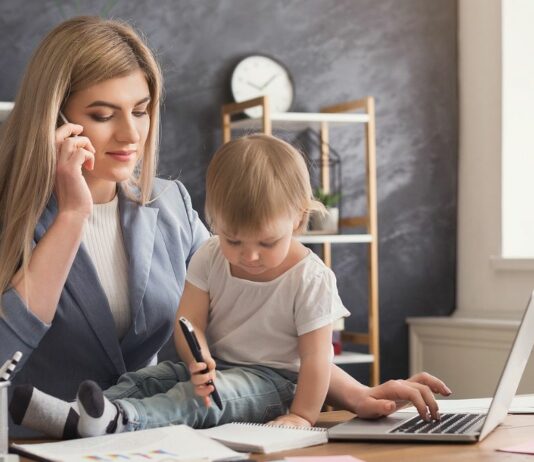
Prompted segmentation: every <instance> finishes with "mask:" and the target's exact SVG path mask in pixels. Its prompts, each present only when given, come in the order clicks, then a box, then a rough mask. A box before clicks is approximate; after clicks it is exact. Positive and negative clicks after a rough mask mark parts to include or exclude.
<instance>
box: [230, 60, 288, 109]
mask: <svg viewBox="0 0 534 462" xmlns="http://www.w3.org/2000/svg"><path fill="white" fill-rule="evenodd" d="M231 86H232V95H233V97H234V100H235V101H236V102H238V103H240V102H241V101H245V100H247V99H252V98H257V97H258V96H263V95H267V96H269V102H270V105H271V111H272V112H286V111H288V110H289V108H290V107H291V104H292V103H293V96H294V93H295V91H294V86H293V79H292V78H291V75H290V74H289V71H288V70H287V68H286V67H285V66H284V65H283V64H282V63H280V62H279V61H277V60H275V59H273V58H270V57H268V56H264V55H251V56H247V57H246V58H244V59H243V60H241V61H240V62H239V63H238V64H237V66H236V67H235V68H234V71H233V73H232V82H231ZM244 112H245V114H247V115H248V116H249V117H260V116H261V113H262V111H261V108H259V107H257V108H251V109H247V110H245V111H244Z"/></svg>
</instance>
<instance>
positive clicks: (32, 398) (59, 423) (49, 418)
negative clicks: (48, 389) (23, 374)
mask: <svg viewBox="0 0 534 462" xmlns="http://www.w3.org/2000/svg"><path fill="white" fill-rule="evenodd" d="M9 413H10V414H11V418H12V419H13V422H15V423H16V424H17V425H22V426H24V427H27V428H31V429H32V430H37V431H39V432H41V433H44V434H46V435H49V436H53V437H55V438H61V439H71V438H78V431H77V426H78V419H79V417H80V416H79V414H78V405H77V404H76V402H73V403H69V402H67V401H63V400H61V399H59V398H55V397H54V396H50V395H47V394H46V393H43V392H42V391H40V390H38V389H37V388H35V387H34V386H32V385H29V384H27V385H18V386H16V387H14V389H13V396H12V398H11V402H10V404H9Z"/></svg>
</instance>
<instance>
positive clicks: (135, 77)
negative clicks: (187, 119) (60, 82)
mask: <svg viewBox="0 0 534 462" xmlns="http://www.w3.org/2000/svg"><path fill="white" fill-rule="evenodd" d="M149 102H150V92H149V89H148V84H147V81H146V78H145V75H144V74H143V72H142V71H141V70H139V71H135V72H133V73H132V74H129V75H127V76H125V77H117V78H114V79H109V80H105V81H104V82H101V83H98V84H96V85H93V86H91V87H89V88H86V89H84V90H80V91H77V92H75V93H73V94H72V95H71V97H70V98H69V100H68V101H67V104H66V105H65V108H64V114H65V116H66V118H67V120H68V121H69V122H72V123H75V124H79V125H81V126H83V132H82V136H86V137H88V138H89V139H90V140H91V143H92V144H93V146H94V148H95V150H96V154H95V166H94V169H93V170H85V169H84V170H83V175H84V177H85V179H86V181H87V184H88V185H89V188H90V189H91V191H92V193H93V197H94V196H95V193H97V194H96V195H97V196H100V197H102V196H103V197H107V196H108V193H109V197H107V200H111V199H112V198H113V196H114V195H115V190H116V183H117V182H120V181H123V180H126V179H128V178H129V177H130V176H131V174H132V172H133V170H134V168H135V164H136V162H137V160H138V159H139V158H140V157H141V156H142V155H143V152H144V148H145V143H146V139H147V136H148V131H149V127H150V116H149V114H148V112H147V111H148V105H149Z"/></svg>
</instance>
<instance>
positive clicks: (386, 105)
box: [0, 0, 458, 380]
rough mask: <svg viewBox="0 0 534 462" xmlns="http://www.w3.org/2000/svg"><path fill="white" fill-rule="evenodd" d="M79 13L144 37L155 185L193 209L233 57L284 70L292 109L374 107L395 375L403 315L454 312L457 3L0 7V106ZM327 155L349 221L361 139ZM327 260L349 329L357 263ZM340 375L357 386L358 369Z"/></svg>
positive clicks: (340, 139)
mask: <svg viewBox="0 0 534 462" xmlns="http://www.w3.org/2000/svg"><path fill="white" fill-rule="evenodd" d="M107 8H111V11H110V13H109V14H108V13H106V12H105V10H106V9H107ZM78 14H107V16H110V17H114V18H121V19H126V20H129V21H131V22H132V23H133V24H134V25H135V26H136V27H137V28H138V29H140V30H141V31H142V32H144V34H145V35H146V37H147V39H148V41H149V43H150V45H151V47H152V48H153V49H154V50H155V52H156V54H157V56H158V58H159V60H160V61H161V64H162V67H163V71H164V75H165V80H166V100H165V104H164V111H163V133H162V149H161V160H160V174H161V175H163V176H167V177H168V176H171V177H179V178H180V179H181V180H182V181H183V182H184V183H185V184H186V186H187V187H188V188H189V190H190V192H191V195H192V197H193V202H194V205H195V206H196V208H197V209H198V210H201V209H202V206H203V200H204V193H203V182H204V172H205V169H206V165H207V162H208V160H209V158H210V156H211V154H212V153H213V151H214V149H215V148H216V147H217V146H218V145H219V143H220V141H221V134H220V129H219V127H220V122H219V109H220V105H221V104H222V103H225V102H229V101H231V95H230V92H229V76H230V73H231V70H232V68H233V66H234V65H235V64H236V63H237V61H238V60H239V59H240V58H242V57H244V56H245V55H247V54H248V53H255V52H261V53H265V54H269V55H272V56H274V57H276V58H278V59H279V60H281V61H282V62H284V63H286V64H287V66H288V67H289V69H290V71H291V73H292V75H293V78H294V81H295V85H296V100H295V103H294V107H293V110H297V111H317V110H318V109H319V108H320V107H321V106H324V105H328V104H334V103H337V102H341V101H344V100H349V99H355V98H358V97H361V96H364V95H373V96H375V98H376V107H377V154H378V195H379V206H378V210H379V232H380V247H379V252H380V310H381V319H380V325H381V347H382V374H383V378H384V379H386V378H391V377H400V376H405V375H406V374H407V373H408V342H407V326H406V324H405V318H406V317H407V316H416V315H444V314H448V313H450V312H451V311H452V310H453V309H454V306H455V274H456V269H455V266H456V257H455V251H456V207H457V206H456V183H457V152H458V132H457V126H458V85H457V67H458V64H457V48H456V33H457V17H456V16H457V5H456V0H292V1H288V0H269V1H266V0H219V1H217V0H179V1H171V0H166V1H125V0H122V1H117V2H114V1H112V2H109V1H100V2H99V1H92V2H79V1H42V0H26V1H24V2H20V1H17V0H2V1H1V2H0V69H1V71H0V100H13V99H14V96H15V92H16V89H17V85H18V82H19V80H20V78H21V75H22V73H23V70H24V67H25V64H26V62H27V61H28V59H29V56H30V53H31V52H32V50H33V49H34V48H35V46H36V45H37V43H38V42H39V40H40V39H41V38H42V37H43V35H44V34H45V33H46V31H48V30H49V29H50V28H52V27H53V26H55V25H56V24H58V23H59V22H61V21H62V20H64V19H67V18H69V17H71V16H76V15H78ZM332 144H333V146H334V147H335V149H337V150H338V151H339V152H340V153H341V155H342V161H343V194H344V200H343V204H342V207H343V213H344V215H353V214H354V213H357V212H361V211H362V210H363V204H364V203H363V199H362V187H363V183H362V180H363V173H364V172H363V170H362V168H361V167H362V154H363V149H362V139H361V133H359V136H356V135H353V134H351V132H350V130H346V129H345V130H341V129H337V130H336V131H335V132H334V134H333V135H332ZM334 261H335V266H334V269H335V271H336V273H337V274H338V281H339V288H340V291H341V295H342V298H343V300H344V301H345V303H346V305H347V306H348V307H349V309H350V310H351V311H352V313H353V315H352V317H351V318H350V319H349V320H348V321H347V327H348V328H351V329H356V328H365V322H366V297H367V295H366V292H367V270H366V252H365V250H364V248H363V247H358V246H355V245H343V246H339V247H335V249H334ZM351 372H352V373H354V374H355V375H356V376H357V377H359V378H360V379H363V380H365V378H366V368H364V367H362V368H353V369H351Z"/></svg>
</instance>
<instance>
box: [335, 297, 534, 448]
mask: <svg viewBox="0 0 534 462" xmlns="http://www.w3.org/2000/svg"><path fill="white" fill-rule="evenodd" d="M533 332H534V292H533V293H532V295H531V296H530V299H529V301H528V304H527V308H526V310H525V313H524V314H523V319H522V320H521V324H520V325H519V329H518V331H517V334H516V336H515V340H514V343H513V345H512V349H511V350H510V354H509V356H508V359H507V360H506V364H505V365H504V370H503V372H502V374H501V378H500V379H499V383H498V385H497V389H496V390H495V394H494V395H493V398H492V400H491V404H490V407H489V409H488V411H487V413H480V414H479V413H477V414H464V413H460V414H443V415H442V416H441V420H439V421H432V422H425V421H423V420H422V419H421V418H420V417H419V414H417V413H416V412H414V413H406V412H395V413H393V414H391V415H390V416H388V417H383V418H381V419H377V420H364V419H358V418H357V417H356V418H354V419H352V420H349V421H348V422H344V423H341V424H338V425H335V426H334V427H331V428H330V429H329V430H328V438H329V439H331V440H367V441H369V440H382V441H441V442H446V441H450V442H464V443H472V442H477V441H482V440H483V439H484V438H485V437H486V436H488V435H489V434H490V433H491V432H492V431H493V430H494V429H495V427H497V425H499V424H500V423H501V422H502V421H503V420H504V418H505V417H506V415H507V414H508V410H509V408H510V405H511V403H512V400H513V398H514V396H515V393H516V391H517V388H518V386H519V382H520V381H521V376H522V375H523V371H524V370H525V367H526V365H527V361H528V359H529V357H530V352H531V350H532V346H533V344H534V335H533V334H532V333H533Z"/></svg>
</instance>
